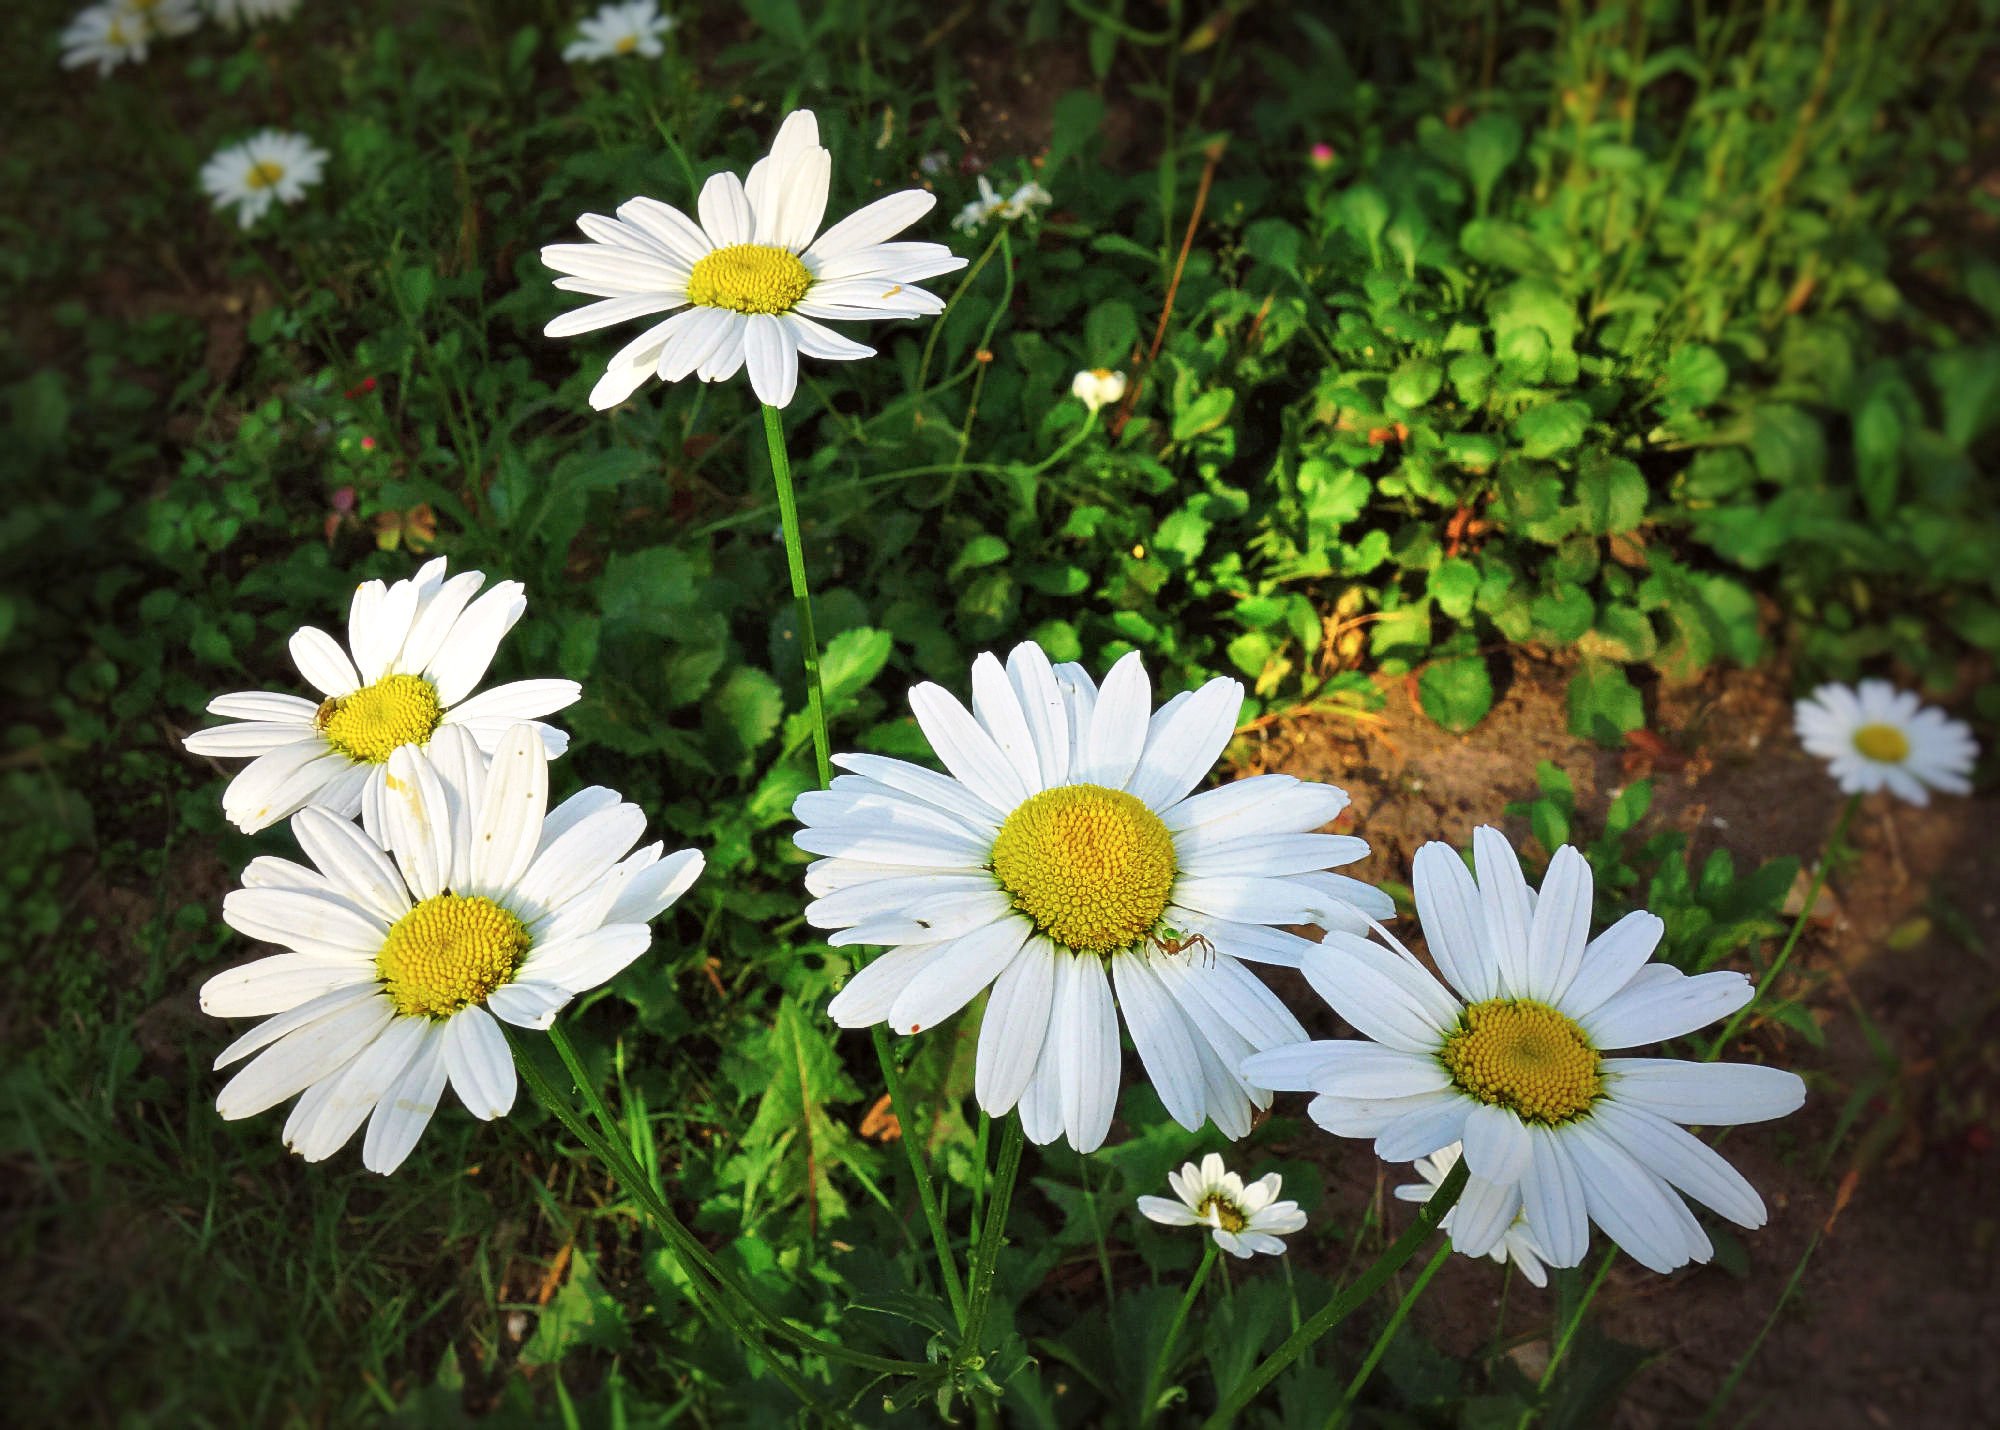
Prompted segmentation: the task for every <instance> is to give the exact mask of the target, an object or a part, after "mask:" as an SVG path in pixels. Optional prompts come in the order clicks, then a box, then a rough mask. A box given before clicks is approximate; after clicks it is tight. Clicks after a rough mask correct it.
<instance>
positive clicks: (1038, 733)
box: [1007, 641, 1070, 789]
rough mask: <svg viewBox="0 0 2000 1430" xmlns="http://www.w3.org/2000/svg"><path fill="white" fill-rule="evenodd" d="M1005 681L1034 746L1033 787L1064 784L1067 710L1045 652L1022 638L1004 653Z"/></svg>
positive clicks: (1067, 757)
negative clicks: (1005, 660) (1011, 688)
mask: <svg viewBox="0 0 2000 1430" xmlns="http://www.w3.org/2000/svg"><path fill="white" fill-rule="evenodd" d="M1007 680H1008V683H1009V684H1011V685H1012V686H1013V687H1014V698H1015V700H1016V701H1017V702H1018V703H1019V704H1020V707H1021V715H1022V718H1023V719H1025V720H1026V721H1027V722H1028V731H1029V738H1030V740H1031V741H1032V743H1033V744H1034V747H1035V760H1036V768H1037V772H1038V777H1037V778H1036V779H1035V780H1033V781H1031V782H1030V783H1031V785H1032V787H1033V788H1036V789H1053V788H1055V787H1056V786H1057V785H1059V784H1065V783H1067V782H1068V780H1069V761H1070V742H1069V711H1068V709H1067V708H1066V707H1065V705H1064V703H1063V695H1062V688H1061V687H1060V686H1059V685H1058V684H1057V683H1056V674H1055V670H1054V668H1053V667H1051V666H1050V664H1049V658H1048V655H1047V654H1046V653H1045V652H1044V651H1043V650H1042V648H1041V647H1040V646H1038V645H1036V644H1035V643H1034V642H1033V641H1022V642H1021V643H1020V644H1019V645H1017V646H1015V647H1014V649H1013V650H1011V651H1009V652H1008V653H1007Z"/></svg>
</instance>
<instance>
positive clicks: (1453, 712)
mask: <svg viewBox="0 0 2000 1430" xmlns="http://www.w3.org/2000/svg"><path fill="white" fill-rule="evenodd" d="M1417 703H1418V704H1419V705H1421V706H1422V707H1423V711H1424V714H1426V715H1428V716H1430V717H1431V719H1433V720H1435V721H1437V722H1438V724H1440V725H1442V726H1444V728H1445V729H1447V730H1450V731H1451V732H1453V733H1454V734H1459V735H1462V734H1464V733H1465V732H1466V731H1467V730H1470V729H1471V728H1472V727H1473V726H1474V725H1477V724H1478V723H1479V722H1480V721H1481V720H1483V719H1485V718H1486V712H1487V711H1489V710H1491V709H1492V708H1493V677H1492V676H1491V675H1490V674H1489V673H1488V672H1487V669H1486V662H1485V661H1484V660H1481V659H1480V658H1479V657H1478V656H1476V655H1462V656H1456V657H1454V658H1453V659H1450V660H1439V661H1433V662H1431V663H1430V664H1429V665H1427V666H1425V667H1424V670H1423V674H1421V675H1419V676H1418V677H1417Z"/></svg>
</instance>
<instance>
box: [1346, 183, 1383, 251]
mask: <svg viewBox="0 0 2000 1430" xmlns="http://www.w3.org/2000/svg"><path fill="white" fill-rule="evenodd" d="M1338 212H1339V214H1340V221H1341V222H1342V223H1343V224H1345V225H1346V226H1347V230H1348V232H1350V233H1352V234H1353V235H1354V236H1355V237H1356V238H1358V239H1360V240H1361V241H1362V242H1363V243H1365V244H1367V245H1368V252H1369V253H1370V254H1376V253H1378V251H1379V248H1380V244H1381V241H1382V230H1383V229H1385V228H1387V227H1388V226H1389V202H1388V200H1387V199H1384V198H1383V197H1382V193H1381V191H1380V190H1379V189H1376V188H1375V187H1373V186H1372V185H1369V184H1353V185H1350V186H1349V187H1348V190H1347V192H1346V193H1344V194H1342V195H1341V196H1340V203H1339V205H1338Z"/></svg>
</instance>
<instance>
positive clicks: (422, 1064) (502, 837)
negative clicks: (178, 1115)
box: [201, 725, 702, 1173]
mask: <svg viewBox="0 0 2000 1430" xmlns="http://www.w3.org/2000/svg"><path fill="white" fill-rule="evenodd" d="M548 767H549V760H548V755H547V753H546V752H545V751H544V749H543V746H542V738H541V734H540V732H539V731H538V730H536V729H535V728H534V727H533V726H532V725H516V726H515V727H514V728H513V729H511V730H509V731H508V732H507V734H506V736H505V737H504V738H503V739H502V740H501V741H500V748H499V750H498V752H497V753H496V754H495V755H494V757H493V767H492V770H491V771H490V772H489V771H488V770H487V768H486V761H485V759H484V758H483V757H482V756H481V755H480V752H479V749H478V747H477V746H476V745H475V744H474V743H473V741H472V737H471V736H470V735H469V734H468V733H466V731H464V730H463V729H460V728H456V727H454V728H452V729H448V730H445V731H443V732H441V733H440V735H439V736H438V738H437V739H436V740H434V741H432V743H431V747H430V748H429V749H428V750H421V751H420V750H417V749H415V748H413V747H411V746H407V745H406V746H404V747H402V748H401V749H399V750H397V751H396V753H395V754H394V756H392V757H391V759H390V761H389V770H390V774H391V776H392V782H393V789H394V792H393V794H392V795H391V796H390V798H389V800H388V802H387V803H386V805H385V806H384V813H385V815H386V817H387V823H388V837H387V838H386V839H385V840H379V841H378V840H375V839H372V838H370V837H369V836H368V835H367V834H365V833H364V832H363V831H362V830H360V829H359V828H357V827H356V826H355V825H353V824H350V823H348V822H347V821H346V820H343V819H339V818H336V817H335V816H333V815H332V814H329V813H328V812H327V811H325V810H323V809H317V808H314V809H305V810H301V811H300V812H299V814H298V817H297V818H295V819H294V820H293V821H292V832H293V834H295V835H296V836H297V837H298V841H299V847H300V848H301V849H303V850H304V851H305V854H306V857H307V858H308V859H309V860H311V861H312V867H310V868H309V867H307V866H306V865H303V864H295V863H293V862H291V861H290V860H287V859H275V858H272V857H270V856H268V855H267V856H265V857H263V858H260V859H257V860H255V861H253V862H252V863H251V865H250V867H249V868H248V869H245V870H244V871H243V887H242V888H241V889H239V890H237V891H236V892H234V893H232V894H230V895H229V896H228V898H226V899H224V900H223V903H222V917H223V920H224V921H225V922H226V923H228V925H229V926H230V927H231V928H233V929H235V930H236V931H237V932H238V933H242V934H245V935H247V936H248V937H250V938H255V939H263V940H265V941H267V942H269V943H274V944H279V945H281V946H283V947H284V948H286V949H289V950H290V952H287V953H280V954H274V955H272V956H271V957H268V958H262V959H259V960H258V961H256V962H255V963H251V964H247V965H245V966H244V967H242V968H235V969H231V970H230V971H229V972H227V973H220V974H217V975H216V976H215V977H214V978H211V979H209V980H208V982H207V983H205V984H203V985H202V990H201V1006H202V1011H203V1012H206V1013H210V1014H213V1015H214V1016H216V1017H218V1018H253V1017H257V1018H265V1019H266V1021H265V1022H263V1023H260V1024H258V1025H257V1026H256V1027H255V1028H252V1029H251V1030H250V1031H249V1032H248V1033H245V1034H244V1035H243V1036H242V1037H240V1038H238V1039H237V1040H236V1041H235V1042H233V1043H231V1044H230V1045H229V1046H228V1047H227V1048H225V1049H224V1050H223V1052H222V1055H221V1056H220V1057H218V1058H217V1059H216V1060H215V1065H216V1067H217V1068H218V1069H220V1068H225V1067H228V1066H230V1065H231V1064H233V1063H236V1062H240V1061H242V1059H244V1058H246V1057H249V1056H250V1054H252V1053H258V1054H260V1056H258V1057H257V1058H256V1059H255V1060H254V1061H253V1062H251V1063H250V1064H249V1065H248V1066H246V1067H245V1068H244V1069H243V1070H242V1071H241V1072H239V1073H237V1074H236V1076H235V1077H233V1078H231V1079H230V1080H229V1083H228V1085H227V1086H225V1087H224V1088H223V1089H222V1093H221V1095H220V1096H219V1097H218V1098H217V1099H216V1110H217V1111H218V1112H220V1113H221V1114H222V1116H223V1117H224V1118H225V1119H227V1120H229V1121H232V1122H233V1121H236V1120H237V1119H239V1118H244V1117H253V1116H255V1115H256V1114H257V1113H260V1112H263V1111H265V1110H266V1109H268V1108H272V1107H275V1106H277V1105H278V1104H279V1103H281V1102H283V1101H285V1100H286V1099H287V1098H291V1097H298V1098H299V1101H298V1104H297V1105H296V1106H295V1107H294V1108H293V1109H292V1114H291V1116H290V1118H288V1119H287V1120H286V1122H285V1145H286V1146H288V1147H290V1148H291V1149H292V1150H293V1151H294V1152H297V1153H299V1154H300V1155H301V1156H303V1157H304V1158H305V1159H306V1160H307V1161H308V1162H317V1161H320V1160H322V1159H323V1158H326V1157H330V1156H332V1155H333V1154H334V1153H335V1152H337V1151H339V1150H340V1149H341V1148H342V1147H343V1146H345V1145H346V1144H347V1141H348V1139H349V1138H351V1137H352V1136H353V1135H354V1133H355V1131H356V1130H357V1129H358V1128H359V1127H360V1126H361V1124H362V1122H363V1121H364V1120H365V1121H366V1122H367V1123H368V1135H367V1137H366V1138H365V1139H364V1141H363V1143H362V1151H361V1160H362V1163H363V1164H364V1165H365V1166H367V1167H368V1169H369V1170H370V1171H375V1172H383V1173H387V1172H393V1171H395V1170H396V1168H397V1167H398V1166H399V1165H400V1164H401V1163H402V1161H403V1159H404V1158H405V1157H407V1156H408V1155H409V1153H410V1149H411V1148H412V1147H414V1146H416V1144H417V1139H418V1137H420V1136H421V1135H422V1134H423V1130H424V1128H425V1127H426V1126H428V1125H429V1123H430V1119H431V1114H432V1113H433V1112H434V1111H435V1110H436V1108H437V1104H438V1099H439V1097H440V1095H441V1094H442V1093H443V1091H444V1085H445V1082H446V1080H447V1079H449V1080H450V1082H451V1085H452V1086H453V1087H454V1088H455V1089H456V1090H457V1092H458V1096H459V1099H460V1100H461V1101H462V1102H464V1103H465V1106H466V1108H467V1110H468V1111H470V1112H471V1113H472V1114H473V1115H474V1116H475V1117H481V1118H486V1119H488V1120H491V1119H492V1118H495V1117H499V1116H502V1115H503V1114H505V1113H506V1111H507V1110H508V1108H510V1107H512V1106H513V1104H514V1060H513V1058H512V1056H511V1055H510V1054H509V1052H508V1048H507V1040H506V1037H505V1035H504V1034H502V1032H501V1031H500V1026H499V1024H498V1023H496V1022H494V1019H495V1018H499V1019H500V1020H501V1021H503V1022H507V1023H512V1024H514V1025H515V1026H516V1027H520V1028H546V1027H548V1026H549V1024H550V1023H552V1022H553V1021H554V1020H555V1016H556V1014H557V1013H558V1012H559V1011H561V1009H562V1008H563V1007H564V1006H565V1005H566V1004H568V1002H569V1001H570V999H572V998H574V997H575V996H576V995H577V994H579V993H581V992H583V991H585V990H586V989H590V988H595V987H597V986H598V985H599V984H601V983H605V982H608V981H609V980H610V979H611V978H613V977H615V976H616V975H617V974H618V973H619V972H620V971H621V970H622V969H624V967H625V966H626V965H627V964H629V963H631V962H632V961H633V960H634V959H636V958H637V957H638V956H639V955H640V954H642V953H644V952H645V951H646V948H647V945H648V944H649V943H650V942H651V941H652V931H651V930H650V929H648V928H647V927H646V925H647V922H648V921H649V920H651V919H652V918H654V917H656V916H657V915H658V914H659V913H660V912H661V911H662V910H664V909H665V908H666V907H667V906H668V905H669V904H671V903H673V901H674V900H675V899H677V898H679V897H680V896H681V894H682V893H684V892H685V891H686V890H687V888H688V886H689V885H690V884H692V883H693V882H694V881H695V878H696V876H697V875H699V874H700V873H701V869H702V856H701V855H700V853H699V852H697V851H695V850H692V849H683V850H681V851H680V852H678V853H675V854H671V855H668V856H667V857H665V858H662V857H661V848H662V846H661V845H659V844H649V845H647V846H646V847H645V848H643V849H641V850H639V851H638V852H636V853H631V852H629V851H631V849H632V846H633V844H634V843H636V842H637V841H638V839H639V836H640V835H641V834H642V833H643V832H644V830H645V827H646V817H645V815H644V814H643V813H642V812H641V811H640V809H639V807H638V806H637V805H632V804H626V803H625V802H623V801H622V800H620V799H619V797H618V795H617V794H615V793H614V792H613V791H611V790H608V789H602V788H597V787H593V788H590V789H586V790H583V791H581V792H580V793H578V794H575V795H572V796H571V797H570V798H569V799H567V800H565V801H564V802H563V803H562V804H560V805H558V806H557V807H556V808H554V809H552V810H551V809H549V808H548V796H549V768H548ZM301 1093H303V1094H304V1096H302V1097H301V1096H299V1095H300V1094H301Z"/></svg>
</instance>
